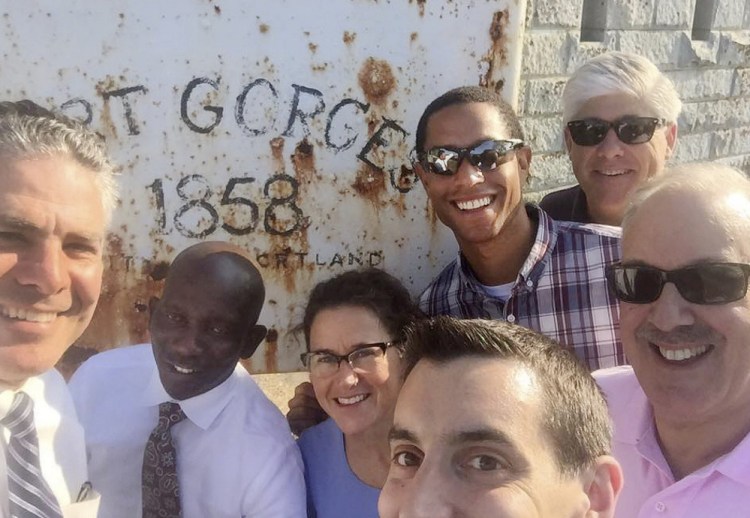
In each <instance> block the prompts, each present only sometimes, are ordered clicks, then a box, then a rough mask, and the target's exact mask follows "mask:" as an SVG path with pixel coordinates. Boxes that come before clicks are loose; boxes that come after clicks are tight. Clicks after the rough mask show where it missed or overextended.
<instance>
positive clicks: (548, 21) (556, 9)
mask: <svg viewBox="0 0 750 518" xmlns="http://www.w3.org/2000/svg"><path fill="white" fill-rule="evenodd" d="M532 9H533V15H532V19H531V24H532V27H564V28H570V29H577V28H578V27H580V25H581V9H583V0H570V1H567V2H554V1H553V2H550V1H544V0H541V1H539V0H537V1H535V2H534V5H533V7H532Z"/></svg>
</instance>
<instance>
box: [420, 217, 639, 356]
mask: <svg viewBox="0 0 750 518" xmlns="http://www.w3.org/2000/svg"><path fill="white" fill-rule="evenodd" d="M527 211H528V213H529V216H530V217H531V218H532V220H534V221H536V222H537V223H538V226H537V232H536V239H535V241H534V245H533V246H532V247H531V252H530V253H529V256H528V257H527V258H526V261H525V262H524V264H523V266H522V267H521V271H520V273H519V274H518V278H517V279H516V282H515V284H514V285H513V288H512V291H511V295H510V298H509V299H508V301H507V303H506V304H504V303H503V301H502V300H499V299H496V298H493V297H492V296H490V295H488V294H487V292H486V291H485V289H484V287H483V286H482V285H481V284H480V283H479V281H478V280H477V279H476V277H475V276H474V274H473V272H472V271H471V268H470V267H469V265H468V264H467V262H466V259H465V258H464V257H463V256H462V255H461V254H460V253H459V256H458V259H456V260H455V261H453V262H452V263H451V264H449V265H448V266H447V267H446V268H445V269H444V270H443V271H442V272H441V273H440V275H438V277H437V278H436V279H435V280H434V281H432V283H431V284H430V285H429V286H428V287H427V289H426V290H425V291H424V292H423V293H422V295H421V296H420V307H421V308H422V310H423V311H424V312H425V313H427V314H428V315H430V316H435V315H451V316H454V317H458V318H484V319H501V320H507V321H508V322H514V323H516V324H520V325H522V326H525V327H528V328H531V329H534V330H536V331H539V332H540V333H542V334H545V335H547V336H549V337H550V338H553V339H555V340H557V341H558V342H560V343H561V344H563V345H565V346H567V347H569V348H570V349H571V350H573V352H575V354H576V355H577V356H578V357H579V358H581V359H582V360H583V361H584V362H585V363H586V364H587V365H588V367H589V369H591V370H594V369H599V368H603V367H613V366H616V365H623V364H625V363H626V362H625V355H624V353H623V350H622V343H621V342H620V339H619V336H618V335H619V327H620V306H619V302H618V300H617V299H616V298H615V296H614V295H613V294H612V293H611V291H609V289H608V288H607V281H606V279H605V275H604V267H605V266H606V265H607V264H609V263H612V262H615V261H618V260H619V259H620V229H619V228H616V227H607V226H603V225H581V224H578V223H570V222H567V221H554V220H553V219H552V218H550V217H549V216H548V215H547V214H546V213H545V212H544V211H543V210H541V209H539V208H537V207H534V206H527Z"/></svg>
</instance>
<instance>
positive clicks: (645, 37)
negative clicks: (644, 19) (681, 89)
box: [618, 31, 684, 69]
mask: <svg viewBox="0 0 750 518" xmlns="http://www.w3.org/2000/svg"><path fill="white" fill-rule="evenodd" d="M618 36H619V40H620V49H619V50H622V51H624V52H634V53H636V54H640V55H641V56H645V57H647V58H648V59H650V60H651V61H653V62H654V63H655V64H656V66H658V67H659V68H662V69H665V68H666V69H669V68H673V67H674V65H676V64H677V63H678V60H679V56H680V52H681V49H682V41H683V38H684V35H683V34H682V33H681V32H675V31H619V32H618Z"/></svg>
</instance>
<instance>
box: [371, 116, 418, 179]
mask: <svg viewBox="0 0 750 518" xmlns="http://www.w3.org/2000/svg"><path fill="white" fill-rule="evenodd" d="M386 133H390V134H394V133H395V134H396V135H401V136H402V138H404V139H405V138H406V137H407V136H408V135H409V132H407V131H406V130H405V129H404V128H402V127H401V126H400V125H399V124H398V123H397V122H396V121H393V120H391V119H386V118H385V117H383V124H381V125H380V127H379V128H378V130H377V131H376V132H375V133H374V134H373V136H372V137H370V140H368V141H367V144H365V147H363V148H362V151H360V152H359V154H358V155H357V158H359V159H360V160H362V161H363V162H364V163H365V164H367V165H369V166H370V167H373V168H375V169H376V170H378V171H384V167H383V165H377V164H375V163H373V162H372V160H370V159H369V158H368V155H369V154H370V153H371V152H372V151H373V150H374V149H375V148H377V147H387V146H390V144H391V140H390V139H388V138H387V137H386ZM404 159H406V157H404ZM400 172H401V171H400V168H396V169H393V170H391V171H390V177H391V185H392V186H393V187H394V188H395V189H397V190H398V191H399V192H409V191H410V190H412V188H413V187H414V182H406V181H399V180H401V177H400V176H398V177H397V175H398V174H399V173H400Z"/></svg>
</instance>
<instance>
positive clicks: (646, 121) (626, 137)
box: [615, 117, 659, 144]
mask: <svg viewBox="0 0 750 518" xmlns="http://www.w3.org/2000/svg"><path fill="white" fill-rule="evenodd" d="M658 123H659V121H658V120H657V119H652V118H649V117H633V118H627V119H622V120H620V121H619V122H617V123H615V132H616V133H617V137H618V138H619V139H620V140H621V141H623V142H624V143H625V144H643V143H644V142H648V141H649V140H651V137H653V136H654V131H655V130H656V125H657V124H658Z"/></svg>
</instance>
